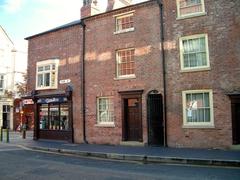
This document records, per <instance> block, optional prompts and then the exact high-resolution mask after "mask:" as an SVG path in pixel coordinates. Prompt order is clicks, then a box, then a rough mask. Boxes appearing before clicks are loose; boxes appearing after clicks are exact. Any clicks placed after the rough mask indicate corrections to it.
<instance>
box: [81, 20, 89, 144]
mask: <svg viewBox="0 0 240 180" xmlns="http://www.w3.org/2000/svg"><path fill="white" fill-rule="evenodd" d="M80 25H81V26H82V28H83V36H82V37H83V39H82V65H81V67H80V69H81V70H82V77H81V84H82V91H81V95H82V115H83V116H82V117H83V141H84V143H85V144H88V141H87V139H86V103H85V102H86V97H85V44H86V43H85V42H86V39H85V37H86V24H85V23H84V20H82V21H81V24H80ZM80 64H81V63H80Z"/></svg>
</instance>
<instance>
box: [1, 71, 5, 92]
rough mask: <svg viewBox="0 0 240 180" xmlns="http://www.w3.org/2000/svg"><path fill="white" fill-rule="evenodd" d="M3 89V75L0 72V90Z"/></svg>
mask: <svg viewBox="0 0 240 180" xmlns="http://www.w3.org/2000/svg"><path fill="white" fill-rule="evenodd" d="M3 89H4V75H2V74H0V92H3Z"/></svg>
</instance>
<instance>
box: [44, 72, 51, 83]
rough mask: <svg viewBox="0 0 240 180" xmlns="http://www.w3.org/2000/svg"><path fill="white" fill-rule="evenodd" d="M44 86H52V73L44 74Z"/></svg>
mask: <svg viewBox="0 0 240 180" xmlns="http://www.w3.org/2000/svg"><path fill="white" fill-rule="evenodd" d="M44 85H45V86H50V73H45V74H44Z"/></svg>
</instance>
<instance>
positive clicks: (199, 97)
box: [196, 93, 203, 108]
mask: <svg viewBox="0 0 240 180" xmlns="http://www.w3.org/2000/svg"><path fill="white" fill-rule="evenodd" d="M196 100H197V108H200V107H203V94H202V93H197V94H196Z"/></svg>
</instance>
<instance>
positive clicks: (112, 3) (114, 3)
mask: <svg viewBox="0 0 240 180" xmlns="http://www.w3.org/2000/svg"><path fill="white" fill-rule="evenodd" d="M131 4H132V0H108V6H107V11H111V10H114V9H118V8H122V7H125V6H129V5H131Z"/></svg>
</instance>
